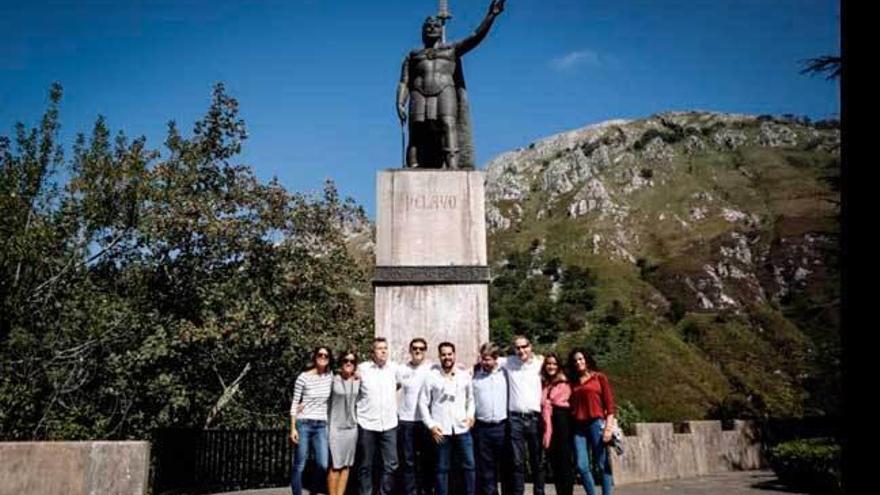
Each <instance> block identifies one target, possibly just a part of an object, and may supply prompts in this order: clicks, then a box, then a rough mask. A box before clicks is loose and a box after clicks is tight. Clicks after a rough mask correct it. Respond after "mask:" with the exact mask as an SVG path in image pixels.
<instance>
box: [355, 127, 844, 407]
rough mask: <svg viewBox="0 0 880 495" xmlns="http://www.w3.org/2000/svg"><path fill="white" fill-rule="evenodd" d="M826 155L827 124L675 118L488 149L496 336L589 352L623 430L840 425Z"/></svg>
mask: <svg viewBox="0 0 880 495" xmlns="http://www.w3.org/2000/svg"><path fill="white" fill-rule="evenodd" d="M839 148H840V132H839V129H838V126H837V124H836V122H832V121H823V122H817V123H811V122H808V121H806V120H805V119H797V118H794V117H772V116H749V115H732V114H720V113H710V112H671V113H663V114H659V115H654V116H651V117H649V118H645V119H639V120H612V121H608V122H604V123H600V124H597V125H591V126H588V127H585V128H582V129H577V130H573V131H570V132H565V133H562V134H558V135H555V136H551V137H548V138H546V139H543V140H540V141H538V142H535V143H531V144H529V145H528V146H526V147H524V148H519V149H517V150H514V151H510V152H507V153H503V154H501V155H500V156H498V157H496V158H494V159H493V160H491V161H490V162H489V163H488V164H487V166H486V195H487V198H486V199H487V205H486V208H487V224H488V226H489V239H488V240H489V259H490V264H491V273H492V276H493V281H492V285H491V286H490V301H489V303H490V325H491V333H492V338H493V339H495V340H496V341H499V342H506V341H509V338H510V337H511V335H513V334H514V333H520V332H525V333H528V334H530V335H531V336H533V337H534V340H535V341H536V342H537V344H538V348H539V350H540V351H542V352H552V351H555V352H558V353H560V354H563V355H564V354H565V353H567V352H568V351H569V350H570V349H571V348H573V347H575V346H581V345H586V346H588V347H589V348H591V349H592V350H593V351H594V352H595V353H596V355H597V356H598V358H599V363H600V365H601V366H603V368H604V369H605V370H606V371H607V372H608V374H609V375H610V377H611V380H612V383H613V384H614V386H615V389H616V393H617V396H618V399H619V401H620V403H621V405H622V406H623V407H622V410H621V415H622V416H624V419H628V420H634V419H644V420H673V421H675V420H684V419H694V418H701V417H712V418H729V417H760V416H776V417H780V416H803V415H823V414H836V413H837V407H838V400H839V397H840V371H839V370H840V362H839V358H840V344H839V341H840V339H839V334H840V323H839V307H840V303H839V290H840V287H839V286H840V275H839V271H838V266H837V259H838V256H839V254H840V250H839V246H838V233H839V205H840V194H839V189H838V179H839V174H840V170H839V169H840V160H839ZM348 232H349V234H348V235H349V237H350V239H349V243H350V246H351V252H352V254H353V255H354V256H355V257H356V258H357V259H358V260H359V261H360V262H361V263H363V264H364V265H365V266H366V267H368V268H367V269H369V266H370V265H371V264H372V262H373V257H372V247H373V240H372V231H371V226H369V225H368V224H361V225H357V226H352V228H351V229H349V230H348ZM359 290H361V291H362V292H363V293H364V296H365V298H366V299H369V295H368V294H369V288H368V287H364V288H361V289H359ZM364 303H365V304H364V308H365V310H366V311H369V310H370V309H369V308H370V307H371V304H370V303H369V301H367V300H365V301H364ZM563 357H564V356H563Z"/></svg>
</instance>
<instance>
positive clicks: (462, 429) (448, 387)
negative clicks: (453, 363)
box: [419, 366, 474, 435]
mask: <svg viewBox="0 0 880 495" xmlns="http://www.w3.org/2000/svg"><path fill="white" fill-rule="evenodd" d="M419 411H420V414H421V415H422V422H423V423H425V426H427V427H428V428H429V429H431V428H434V427H437V426H439V427H440V429H441V430H442V431H443V434H444V435H458V434H462V433H466V432H467V431H468V430H469V429H470V427H468V425H467V424H466V423H465V421H466V420H467V419H469V418H473V417H474V388H473V383H472V382H471V375H470V373H468V372H467V371H466V370H463V369H460V368H453V370H452V372H451V373H449V374H446V373H444V372H443V369H442V368H441V367H440V366H434V367H432V368H431V371H430V372H429V373H428V375H427V376H426V377H425V383H424V385H422V392H421V394H419Z"/></svg>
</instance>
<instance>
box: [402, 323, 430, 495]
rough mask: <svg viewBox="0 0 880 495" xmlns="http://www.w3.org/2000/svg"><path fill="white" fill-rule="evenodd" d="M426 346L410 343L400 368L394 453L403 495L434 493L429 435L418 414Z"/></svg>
mask: <svg viewBox="0 0 880 495" xmlns="http://www.w3.org/2000/svg"><path fill="white" fill-rule="evenodd" d="M427 351H428V343H427V341H425V339H423V338H421V337H416V338H414V339H412V341H411V342H410V343H409V355H410V360H409V362H408V363H406V364H404V365H403V366H400V368H398V373H397V382H398V383H399V384H400V391H399V394H400V401H399V403H400V405H399V406H398V409H397V417H398V420H399V421H398V427H397V451H398V457H399V459H400V481H401V485H402V488H403V492H402V493H403V495H430V494H431V493H433V490H432V487H433V486H434V479H433V464H434V462H433V459H432V457H433V456H432V453H433V451H434V449H433V448H432V446H431V444H430V441H431V438H430V433H429V432H428V429H427V428H426V427H425V425H424V423H422V421H421V417H420V414H419V410H418V406H419V391H420V390H421V389H422V384H423V383H424V382H425V376H426V375H427V374H428V371H430V369H431V363H430V362H429V361H428V359H426V358H425V356H426V355H427Z"/></svg>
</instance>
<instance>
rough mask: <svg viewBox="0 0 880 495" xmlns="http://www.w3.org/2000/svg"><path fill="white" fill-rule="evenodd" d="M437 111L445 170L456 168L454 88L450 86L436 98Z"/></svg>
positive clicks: (456, 118) (456, 102) (456, 130)
mask: <svg viewBox="0 0 880 495" xmlns="http://www.w3.org/2000/svg"><path fill="white" fill-rule="evenodd" d="M437 100H438V102H437V107H438V108H437V110H438V113H439V114H440V119H439V120H440V127H441V134H440V139H441V141H442V142H441V146H442V147H443V161H444V167H445V168H452V169H457V168H458V124H457V121H458V98H457V97H456V94H455V88H454V87H452V86H450V87H448V88H446V89H444V90H443V92H442V93H440V95H439V97H438V98H437Z"/></svg>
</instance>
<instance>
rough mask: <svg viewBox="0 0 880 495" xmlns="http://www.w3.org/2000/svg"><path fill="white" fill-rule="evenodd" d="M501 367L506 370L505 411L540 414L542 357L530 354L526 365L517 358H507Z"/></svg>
mask: <svg viewBox="0 0 880 495" xmlns="http://www.w3.org/2000/svg"><path fill="white" fill-rule="evenodd" d="M499 359H504V360H503V362H502V364H501V366H503V367H504V369H505V370H507V385H508V387H507V391H508V394H509V397H508V401H509V402H508V406H507V409H508V410H509V411H512V412H518V413H540V412H541V366H542V365H543V364H544V357H543V356H537V355H534V354H532V359H530V360H529V362H528V363H523V362H522V360H520V358H519V357H518V356H509V357H507V358H499Z"/></svg>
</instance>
